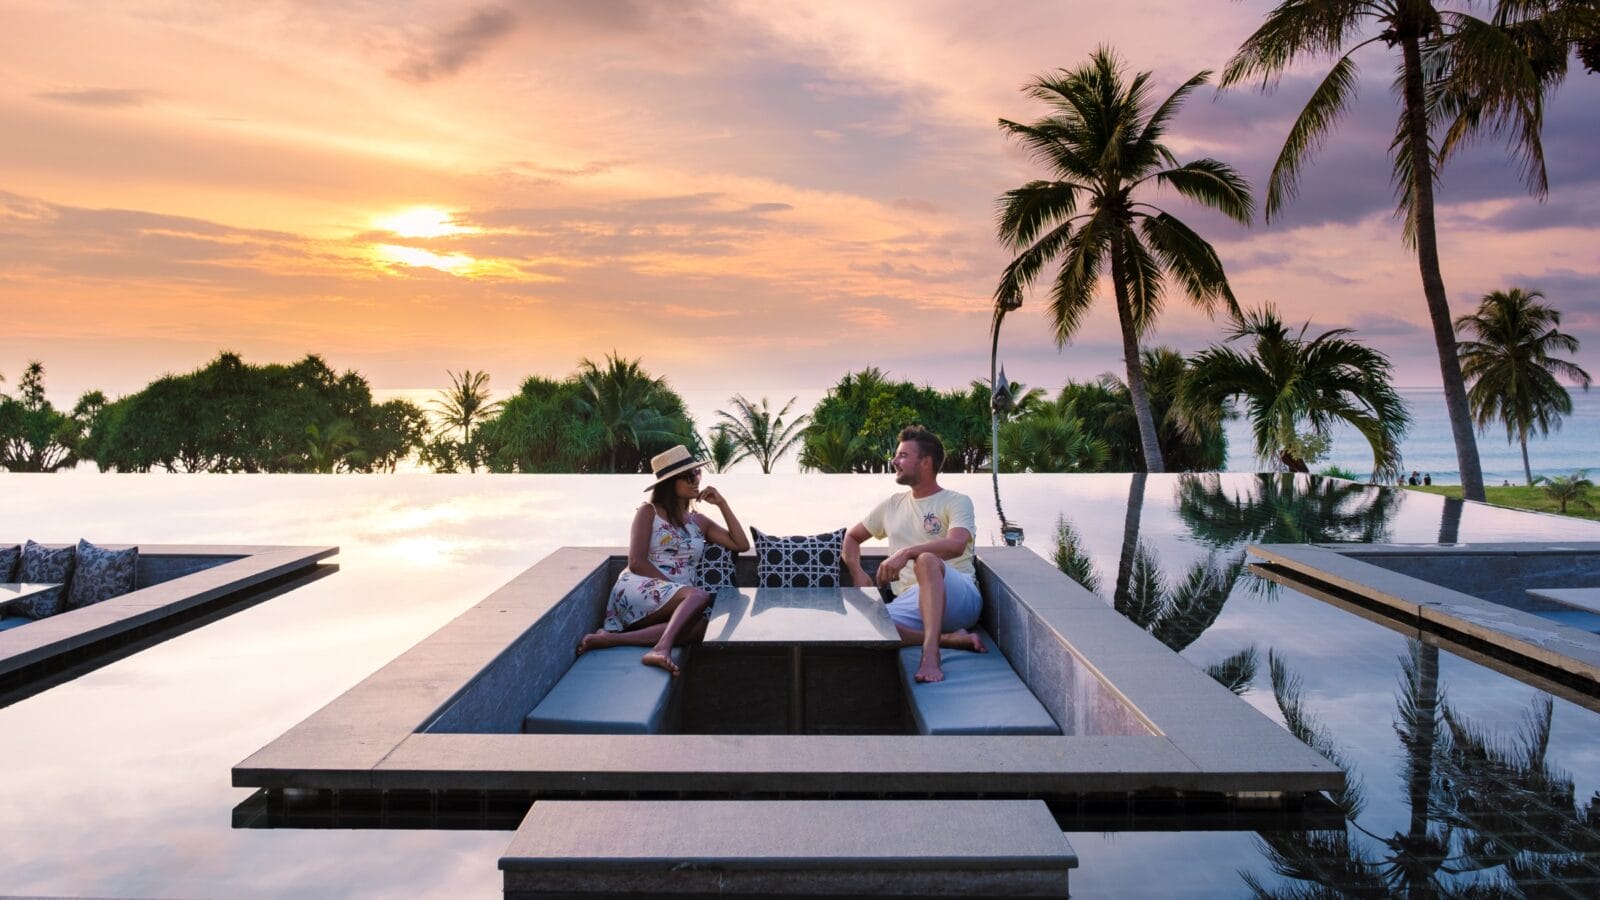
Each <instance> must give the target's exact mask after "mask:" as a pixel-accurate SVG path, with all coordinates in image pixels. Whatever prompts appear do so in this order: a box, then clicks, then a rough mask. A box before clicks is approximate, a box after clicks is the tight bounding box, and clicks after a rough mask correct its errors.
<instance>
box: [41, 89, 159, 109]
mask: <svg viewBox="0 0 1600 900" xmlns="http://www.w3.org/2000/svg"><path fill="white" fill-rule="evenodd" d="M33 96H34V97H35V98H37V99H39V100H48V101H50V102H51V103H65V104H67V105H69V106H88V107H93V108H96V109H127V108H129V107H133V106H143V105H144V104H145V103H146V102H148V101H150V100H153V99H155V98H156V97H157V96H159V94H157V93H156V92H155V91H140V90H132V89H128V88H88V89H85V90H80V91H44V92H42V93H37V94H34V95H33Z"/></svg>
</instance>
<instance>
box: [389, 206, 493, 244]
mask: <svg viewBox="0 0 1600 900" xmlns="http://www.w3.org/2000/svg"><path fill="white" fill-rule="evenodd" d="M372 224H373V227H375V228H378V229H380V230H382V231H387V232H389V233H390V234H393V235H397V236H399V237H407V238H434V237H446V236H448V235H452V234H471V233H473V232H475V231H477V230H478V229H476V228H469V227H467V226H465V225H457V224H456V222H455V213H453V212H451V211H450V210H448V209H440V208H439V207H437V206H413V207H411V208H409V209H403V210H400V211H399V212H394V213H389V214H387V215H382V216H375V217H373V219H372Z"/></svg>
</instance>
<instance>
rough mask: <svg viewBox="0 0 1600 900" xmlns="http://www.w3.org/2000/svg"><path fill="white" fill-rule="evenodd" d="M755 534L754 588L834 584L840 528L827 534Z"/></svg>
mask: <svg viewBox="0 0 1600 900" xmlns="http://www.w3.org/2000/svg"><path fill="white" fill-rule="evenodd" d="M750 531H751V532H752V533H754V534H755V536H756V586H757V587H838V586H839V558H840V550H841V548H842V547H843V546H844V529H843V528H841V529H839V530H838V531H834V532H830V533H828V534H815V535H794V536H791V537H775V536H773V535H770V534H764V533H763V532H762V531H761V529H759V528H752V529H750Z"/></svg>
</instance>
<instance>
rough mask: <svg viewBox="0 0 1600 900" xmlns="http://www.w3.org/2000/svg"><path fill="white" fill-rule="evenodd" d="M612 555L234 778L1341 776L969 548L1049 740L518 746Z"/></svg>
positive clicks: (330, 785)
mask: <svg viewBox="0 0 1600 900" xmlns="http://www.w3.org/2000/svg"><path fill="white" fill-rule="evenodd" d="M624 556H625V553H624V551H623V550H622V548H573V547H568V548H562V549H560V550H558V551H556V552H555V553H553V554H551V555H550V556H548V557H546V558H545V559H544V560H542V561H540V562H539V563H538V564H537V565H535V566H533V567H532V568H530V569H528V570H527V571H526V572H523V573H522V574H521V575H519V576H517V577H516V578H515V579H513V580H512V581H511V582H510V583H509V584H507V585H505V586H504V587H502V588H501V589H499V590H497V591H495V592H494V593H493V594H491V595H490V596H489V597H488V598H487V599H485V600H483V601H482V602H480V603H479V604H477V605H476V606H474V607H473V608H471V609H469V610H468V611H467V612H465V613H463V614H462V615H461V616H460V617H458V618H457V619H455V620H453V621H452V622H450V623H448V624H447V625H445V626H444V627H443V628H441V629H440V630H439V631H437V632H435V633H434V634H433V635H431V636H430V637H429V638H427V639H425V640H424V641H423V642H421V643H419V644H418V645H417V646H415V647H413V648H412V649H411V650H409V651H407V652H406V653H404V654H402V655H401V656H400V657H399V658H397V659H396V660H394V661H393V662H391V663H390V664H388V665H386V666H384V667H383V668H382V669H380V670H379V671H377V672H376V673H374V674H373V675H371V676H370V677H368V678H367V679H366V680H364V681H362V682H361V683H360V684H358V685H356V686H355V687H353V688H351V689H350V690H349V691H348V692H346V693H345V694H344V695H342V696H340V697H338V698H337V699H335V700H333V701H332V702H331V703H329V704H328V705H327V706H325V707H324V708H322V709H321V710H319V711H318V712H316V713H314V714H313V715H312V716H311V717H309V718H307V719H306V720H305V721H303V722H301V723H300V724H299V725H297V726H295V727H294V728H293V729H291V730H290V731H288V732H287V733H285V734H284V735H283V736H282V737H280V738H278V739H277V740H274V741H273V742H271V743H270V744H268V745H267V746H265V747H263V748H262V749H261V750H259V751H257V752H256V753H255V754H252V755H251V756H250V757H249V758H248V759H245V760H244V761H242V762H240V763H239V764H238V765H237V766H235V767H234V769H233V783H234V785H235V786H238V787H262V788H268V789H272V790H281V789H301V788H303V789H325V790H335V791H338V790H374V789H375V790H383V791H390V790H422V791H433V792H439V791H446V790H456V789H460V790H485V791H498V790H507V791H527V792H531V793H532V794H533V795H535V796H554V797H571V796H573V795H575V794H577V795H586V796H598V797H619V796H623V795H626V794H628V793H630V792H635V791H651V792H664V793H668V794H689V795H699V796H703V795H707V794H710V795H718V796H727V797H746V796H749V795H750V794H751V793H752V792H760V793H762V794H765V795H768V796H773V795H778V796H781V795H786V794H805V795H816V794H819V793H822V794H833V795H843V796H863V797H894V796H912V795H914V796H918V797H922V798H927V797H929V796H938V795H941V794H943V795H960V796H971V795H973V794H975V793H976V794H991V795H1001V796H1008V797H1038V798H1045V799H1050V798H1066V797H1076V796H1080V795H1084V794H1090V793H1108V792H1109V793H1132V792H1146V791H1148V792H1184V791H1197V792H1216V793H1223V794H1246V793H1248V794H1258V793H1266V794H1281V795H1285V796H1297V795H1300V794H1304V793H1307V792H1314V791H1320V790H1331V789H1336V788H1338V787H1340V786H1342V785H1343V783H1344V776H1343V773H1342V772H1340V770H1339V769H1338V768H1337V767H1336V766H1334V765H1333V764H1332V763H1331V762H1329V761H1327V760H1325V759H1323V758H1322V757H1321V756H1319V755H1318V754H1316V753H1315V752H1313V751H1312V750H1310V749H1309V748H1307V747H1306V746H1305V745H1304V744H1302V743H1300V742H1299V741H1298V740H1296V739H1295V738H1294V737H1293V736H1291V735H1290V734H1289V733H1288V732H1287V731H1285V730H1284V729H1283V728H1282V727H1280V726H1278V725H1277V724H1276V723H1274V722H1272V721H1271V720H1269V719H1267V718H1266V717H1265V716H1263V715H1261V714H1260V713H1258V712H1257V711H1255V710H1254V709H1253V708H1251V707H1250V706H1249V705H1248V704H1246V703H1245V702H1244V701H1243V700H1240V699H1239V698H1238V697H1236V696H1234V695H1233V694H1232V693H1231V692H1229V691H1228V690H1227V689H1226V688H1224V687H1222V686H1221V685H1219V684H1217V683H1216V682H1215V681H1213V680H1212V679H1211V678H1209V677H1207V676H1206V675H1205V673H1204V672H1202V671H1201V670H1199V669H1198V668H1196V667H1194V666H1193V665H1191V664H1189V663H1188V662H1186V661H1184V660H1183V659H1182V658H1181V657H1179V656H1178V655H1177V654H1175V653H1173V652H1172V651H1171V650H1169V649H1167V648H1166V647H1165V646H1163V645H1162V644H1161V643H1160V642H1158V641H1157V640H1155V639H1154V638H1153V637H1151V636H1150V635H1149V634H1147V633H1145V632H1144V631H1143V630H1142V629H1140V628H1138V627H1137V626H1135V625H1133V624H1132V623H1131V622H1129V621H1127V620H1126V619H1125V618H1123V617H1122V616H1121V615H1119V614H1118V613H1117V612H1116V611H1115V610H1113V609H1111V608H1110V607H1109V606H1108V605H1107V604H1106V603H1105V602H1104V601H1103V600H1101V599H1100V598H1099V597H1097V596H1095V595H1093V594H1091V593H1089V592H1088V591H1086V590H1084V589H1083V588H1082V587H1080V586H1079V585H1078V584H1076V583H1075V582H1073V581H1071V580H1070V579H1068V578H1067V577H1066V576H1064V575H1062V574H1061V573H1060V572H1059V571H1057V570H1056V569H1055V568H1054V567H1053V566H1051V565H1050V564H1049V563H1047V562H1046V561H1044V560H1043V559H1041V558H1040V557H1038V556H1037V555H1035V554H1034V553H1032V552H1031V551H1028V550H1025V549H1021V548H1003V547H999V548H984V549H982V550H981V552H980V565H979V577H980V580H981V582H982V584H983V587H984V590H985V593H986V596H987V597H988V598H989V601H988V603H987V604H986V611H985V619H984V625H985V627H986V628H987V629H988V630H989V631H990V632H991V633H992V634H993V635H994V636H995V639H996V642H997V643H998V645H999V647H1000V649H1001V650H1002V651H1003V652H1004V653H1005V654H1006V656H1007V657H1008V659H1009V660H1010V661H1011V663H1012V666H1013V667H1014V668H1015V669H1016V670H1017V673H1018V675H1019V676H1021V677H1022V679H1023V681H1024V682H1025V683H1026V684H1027V685H1028V686H1029V688H1030V689H1031V690H1032V691H1033V692H1034V693H1035V695H1036V696H1038V697H1039V699H1040V701H1041V702H1042V703H1043V704H1044V706H1045V708H1046V709H1047V710H1048V711H1049V712H1050V713H1051V715H1052V717H1053V718H1055V719H1056V721H1057V723H1058V724H1060V725H1061V726H1062V730H1063V732H1064V734H1063V735H1062V736H1060V737H996V736H970V737H969V736H960V737H956V736H950V737H922V736H902V735H855V736H837V735H795V736H790V735H767V734H759V735H698V734H667V735H648V736H621V737H618V736H593V735H574V734H556V735H533V734H527V735H525V734H521V733H520V724H521V721H522V717H523V716H524V715H525V714H526V713H527V711H528V710H529V709H531V708H532V707H533V706H534V705H535V704H536V703H537V702H538V701H539V700H540V699H541V698H542V697H543V696H544V695H545V693H547V692H548V691H549V690H550V688H551V686H552V685H554V684H555V682H556V681H557V680H558V679H559V678H560V677H561V675H562V674H563V673H564V672H565V671H566V669H567V667H568V666H569V665H570V664H571V661H572V659H573V649H574V648H575V647H576V645H577V642H578V639H579V637H581V636H582V635H583V634H584V633H585V632H586V631H588V630H591V629H592V628H594V627H595V624H596V623H597V622H598V621H599V615H600V610H601V608H602V607H603V604H604V597H605V591H606V590H607V589H608V588H609V587H610V582H611V580H612V579H613V578H614V577H615V572H616V571H617V570H618V569H619V568H620V566H621V560H622V559H623V558H624ZM745 561H746V560H741V563H743V562H745ZM741 574H743V573H742V572H741ZM691 666H692V663H691ZM1086 732H1093V733H1086Z"/></svg>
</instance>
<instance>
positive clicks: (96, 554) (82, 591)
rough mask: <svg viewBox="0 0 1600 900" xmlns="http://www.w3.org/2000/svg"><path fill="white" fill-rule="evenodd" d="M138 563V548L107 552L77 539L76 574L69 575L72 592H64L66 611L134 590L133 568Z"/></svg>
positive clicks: (102, 548)
mask: <svg viewBox="0 0 1600 900" xmlns="http://www.w3.org/2000/svg"><path fill="white" fill-rule="evenodd" d="M138 564H139V548H138V547H129V548H128V549H126V550H107V549H106V548H104V547H96V546H95V545H93V544H91V543H89V542H88V541H85V540H81V539H80V540H79V541H78V566H77V571H76V572H75V573H74V574H73V576H72V589H71V590H70V591H68V592H67V609H82V608H83V607H85V606H90V605H92V604H95V603H99V602H100V601H101V600H109V599H111V598H112V597H120V596H122V595H123V594H126V593H128V592H129V591H131V590H133V574H134V568H135V567H136V566H138Z"/></svg>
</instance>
